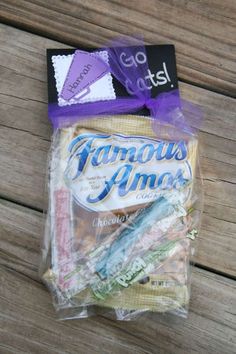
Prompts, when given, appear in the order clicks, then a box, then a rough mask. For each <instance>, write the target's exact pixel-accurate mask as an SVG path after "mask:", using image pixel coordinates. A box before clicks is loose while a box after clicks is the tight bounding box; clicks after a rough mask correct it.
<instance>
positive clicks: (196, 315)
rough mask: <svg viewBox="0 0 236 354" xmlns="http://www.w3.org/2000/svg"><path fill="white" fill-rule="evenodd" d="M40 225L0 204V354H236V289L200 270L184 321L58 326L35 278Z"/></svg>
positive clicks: (32, 215) (33, 215)
mask: <svg viewBox="0 0 236 354" xmlns="http://www.w3.org/2000/svg"><path fill="white" fill-rule="evenodd" d="M41 225H42V214H41V213H39V212H36V211H33V210H31V209H28V208H25V207H22V206H16V205H15V204H13V203H10V202H7V201H3V200H2V201H1V202H0V237H1V243H0V252H1V257H0V281H1V287H0V301H1V311H0V353H2V354H6V353H14V354H18V353H24V354H25V353H30V354H36V353H39V354H41V353H55V354H59V353H61V354H62V353H63V354H65V353H68V354H73V353H76V354H84V353H86V354H90V353H91V354H95V353H99V354H101V353H102V354H105V353H109V354H110V353H112V354H116V353H117V354H118V353H127V354H132V353H135V354H136V353H137V354H144V353H147V354H148V353H149V354H150V353H153V354H157V353H158V354H162V353H163V354H168V353H171V354H178V353H181V354H183V353H188V354H191V353H209V354H210V353H214V354H217V353H219V354H231V353H232V354H233V353H234V352H235V350H236V340H235V336H234V333H235V329H236V317H235V308H236V291H235V287H236V285H235V282H234V281H232V280H229V279H226V278H224V277H221V276H217V275H214V274H211V273H209V272H206V271H202V270H199V269H194V272H193V277H192V300H191V304H190V314H189V318H188V319H187V320H185V319H181V318H175V317H173V316H170V315H166V316H160V315H157V314H149V315H147V316H146V317H145V318H142V319H141V320H139V321H137V322H129V323H120V322H114V321H111V320H110V319H109V317H101V316H99V317H94V318H90V319H87V320H82V321H67V322H66V323H62V322H58V321H56V317H55V313H54V310H53V308H52V305H51V298H50V296H49V294H48V293H47V291H46V289H45V288H44V286H43V285H42V284H41V283H40V280H39V277H38V274H37V269H38V265H39V253H40V252H39V251H40V234H41Z"/></svg>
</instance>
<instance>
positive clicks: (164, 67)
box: [47, 45, 178, 114]
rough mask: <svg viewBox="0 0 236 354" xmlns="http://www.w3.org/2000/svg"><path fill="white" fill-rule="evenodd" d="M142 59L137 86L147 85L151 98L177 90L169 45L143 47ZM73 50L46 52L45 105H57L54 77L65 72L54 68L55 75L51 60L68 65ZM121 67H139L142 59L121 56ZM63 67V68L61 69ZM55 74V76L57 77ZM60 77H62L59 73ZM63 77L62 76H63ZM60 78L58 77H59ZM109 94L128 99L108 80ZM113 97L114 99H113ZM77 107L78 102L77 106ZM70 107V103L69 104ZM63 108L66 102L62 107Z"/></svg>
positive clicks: (121, 88)
mask: <svg viewBox="0 0 236 354" xmlns="http://www.w3.org/2000/svg"><path fill="white" fill-rule="evenodd" d="M145 48H146V55H147V58H146V59H147V62H148V71H147V73H146V76H145V78H144V79H145V80H142V78H140V82H139V85H140V87H142V85H145V83H148V87H149V89H150V91H151V96H152V97H156V96H157V95H158V94H159V93H162V92H168V91H171V90H174V89H176V88H178V81H177V72H176V60H175V48H174V46H173V45H147V46H145ZM79 49H80V50H86V51H88V52H92V51H96V52H99V51H102V50H103V49H94V48H81V47H80V48H79ZM75 51H76V49H48V50H47V64H48V100H49V103H55V102H58V99H59V96H60V93H61V92H59V91H60V89H59V85H58V82H57V80H58V77H59V76H60V70H61V71H67V70H69V68H66V67H64V65H63V66H62V67H60V66H59V67H58V68H57V72H56V68H55V60H56V59H57V58H58V56H60V58H62V59H63V60H65V61H66V62H67V63H68V60H67V58H68V57H70V58H71V57H72V56H71V55H72V54H74V53H75ZM121 60H122V63H123V65H125V66H127V67H128V66H129V65H132V64H139V62H140V63H141V62H142V61H143V60H145V58H144V57H143V56H142V53H139V54H137V55H135V56H130V57H128V56H125V55H123V56H122V58H121ZM65 66H66V65H65ZM58 70H59V73H58ZM61 74H62V73H61ZM63 75H64V76H65V72H63ZM63 75H62V76H63ZM111 81H112V82H111V85H112V90H113V92H114V94H115V97H127V96H129V95H130V93H129V88H128V87H127V88H125V87H124V86H123V85H122V84H121V83H120V82H119V81H118V80H117V79H116V78H114V77H112V80H111ZM115 97H114V98H115ZM78 103H79V102H78ZM69 104H71V103H69ZM63 105H66V102H64V103H63ZM138 113H139V114H148V111H147V110H146V109H142V110H140V111H139V112H138Z"/></svg>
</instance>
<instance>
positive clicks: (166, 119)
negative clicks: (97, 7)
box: [41, 45, 202, 320]
mask: <svg viewBox="0 0 236 354" xmlns="http://www.w3.org/2000/svg"><path fill="white" fill-rule="evenodd" d="M163 47H165V46H163ZM147 48H148V47H145V46H143V45H138V46H137V45H136V46H119V47H116V48H114V47H112V48H108V49H106V50H98V51H95V52H87V51H82V50H76V51H74V52H73V53H72V54H67V55H66V54H63V55H60V54H57V55H52V53H51V54H50V55H49V59H50V61H51V63H52V66H53V70H51V72H49V80H52V72H54V80H55V81H56V84H55V86H56V89H57V102H56V103H55V102H53V103H49V118H50V119H51V121H52V123H53V126H54V134H53V140H52V146H51V152H50V159H49V179H48V186H49V193H48V196H49V205H48V213H47V220H46V227H45V235H44V242H43V247H42V255H43V257H42V266H41V276H42V278H43V280H44V281H45V283H46V284H47V286H48V287H49V289H50V291H51V293H52V295H53V300H54V305H55V308H56V310H57V312H58V315H59V317H60V318H62V319H66V318H82V317H87V316H89V315H90V314H92V313H96V309H99V311H101V310H102V311H111V310H113V311H114V313H115V315H116V318H117V319H119V320H130V319H133V318H135V317H136V316H137V315H139V314H141V313H143V312H146V311H152V312H159V313H162V312H167V311H169V312H172V313H176V314H178V315H181V316H186V315H187V311H188V303H189V297H190V260H191V257H192V256H193V254H194V249H195V248H196V246H195V243H196V236H197V234H198V232H199V225H200V217H201V208H202V188H201V179H200V177H199V173H198V171H199V165H198V138H197V128H198V126H199V119H200V113H199V111H198V109H197V108H196V107H193V105H191V104H190V103H186V102H183V101H182V100H181V99H180V96H179V91H178V90H177V89H176V88H174V89H171V85H169V86H168V87H167V88H165V90H163V91H161V92H159V93H158V94H156V92H155V95H154V97H153V93H152V92H150V91H151V89H149V87H152V85H154V84H155V82H156V81H155V82H154V80H152V75H153V74H152V72H151V70H150V67H149V66H148V65H150V62H152V60H151V59H149V61H148V59H147V58H148V53H147V52H148V51H147ZM162 49H163V48H162ZM159 51H160V52H161V48H159ZM155 53H156V55H158V50H157V49H156V48H155ZM165 55H166V53H165ZM162 69H163V70H160V71H159V72H157V73H156V75H155V78H156V79H159V86H162V83H163V82H164V78H165V80H166V81H165V82H166V83H168V82H171V79H170V74H169V72H168V71H167V70H168V68H167V65H166V62H164V64H163V63H162ZM115 80H116V82H115ZM168 80H169V81H168ZM118 82H119V84H122V85H123V88H126V93H125V96H124V95H123V91H122V89H121V88H120V89H119V88H118V89H117V87H118V86H117V83H118ZM111 85H112V87H111ZM120 87H121V86H120ZM119 90H120V91H119ZM117 92H118V93H117ZM120 93H121V94H120ZM103 94H104V96H103ZM122 95H123V96H122ZM54 98H55V97H54Z"/></svg>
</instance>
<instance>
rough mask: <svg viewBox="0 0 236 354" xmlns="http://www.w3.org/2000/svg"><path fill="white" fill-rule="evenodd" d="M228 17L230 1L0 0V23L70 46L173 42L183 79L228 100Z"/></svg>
mask: <svg viewBox="0 0 236 354" xmlns="http://www.w3.org/2000/svg"><path fill="white" fill-rule="evenodd" d="M233 13H234V5H233V4H232V3H231V2H230V1H225V4H224V6H223V7H222V6H221V5H220V4H219V3H217V1H206V2H205V3H198V4H194V3H192V2H189V3H188V2H187V3H186V2H180V3H176V2H173V1H171V0H166V1H165V2H163V1H158V0H149V2H148V3H146V4H145V6H143V2H142V1H132V0H130V1H129V3H127V1H125V0H119V1H106V0H103V1H102V0H101V1H99V2H98V1H96V0H95V1H94V0H91V1H90V2H83V1H82V0H77V1H76V2H74V3H67V2H64V1H60V0H58V1H57V2H54V1H49V2H47V3H44V2H43V1H40V0H31V1H29V0H19V1H16V0H9V1H8V2H7V3H6V2H2V1H1V0H0V18H1V19H2V22H3V23H6V24H9V25H13V26H15V27H16V28H20V29H23V30H27V31H28V32H30V33H37V34H39V35H41V36H43V37H45V38H51V39H54V40H55V39H56V40H58V41H60V42H63V43H67V44H70V45H73V46H77V45H79V44H83V45H87V44H88V43H89V44H90V45H92V46H96V45H99V44H101V43H104V42H105V43H106V42H107V41H108V40H110V39H111V38H112V37H114V36H117V35H125V36H126V35H127V33H131V34H132V33H138V32H140V31H141V33H142V34H143V37H144V40H145V42H146V43H167V42H168V43H169V42H174V43H176V50H177V65H178V66H179V69H180V70H179V73H180V78H181V79H182V81H183V82H186V83H189V82H191V83H192V82H194V85H195V86H197V87H202V88H206V89H209V90H211V91H213V92H220V93H224V94H225V95H227V96H229V97H235V95H236V90H235V79H234V73H235V71H236V66H235V64H234V60H233V58H234V57H233V48H234V47H233V44H234V34H235V27H234V26H233V25H234V19H233V17H234V16H233ZM176 19H177V21H176ZM190 77H191V80H192V81H190V80H189V78H190Z"/></svg>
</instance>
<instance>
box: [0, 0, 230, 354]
mask: <svg viewBox="0 0 236 354" xmlns="http://www.w3.org/2000/svg"><path fill="white" fill-rule="evenodd" d="M0 19H1V22H2V24H1V25H0V31H1V37H0V38H1V39H0V47H1V53H0V59H1V61H0V70H1V71H0V73H1V75H0V79H1V86H0V90H1V91H0V111H1V114H0V252H1V258H0V264H1V267H0V279H1V283H0V319H1V326H0V353H1V354H8V353H14V354H18V353H30V354H31V353H39V354H44V353H56V354H59V353H60V354H62V353H70V354H72V353H79V354H90V353H99V354H105V353H109V354H110V353H112V354H113V353H114V354H115V353H122V354H125V353H135V354H136V353H140V354H141V353H156V354H157V353H158V354H159V353H173V354H178V353H181V354H189V353H195V354H196V353H197V354H198V353H214V354H215V353H219V354H224V353H225V354H230V353H235V352H236V335H235V327H236V318H235V317H236V316H235V314H236V291H235V284H236V283H235V276H236V252H235V251H236V223H235V221H236V188H235V183H236V117H235V116H236V113H235V112H236V100H235V96H236V65H235V58H236V51H235V42H236V22H235V19H236V1H235V0H224V1H220V0H205V1H200V0H195V1H194V0H192V1H190V0H189V1H188V0H178V1H177V0H159V1H158V0H146V1H144V0H136V1H135V0H129V1H128V0H126V1H125V0H119V1H118V0H117V1H109V0H100V1H99V0H90V1H88V0H87V1H85V0H71V1H63V0H57V1H56V0H48V1H43V0H31V1H30V0H7V1H6V0H0ZM127 33H128V34H132V33H142V34H143V35H144V39H145V41H146V43H174V44H175V46H176V52H177V64H178V75H179V80H180V89H181V92H182V94H183V97H184V98H186V99H189V100H190V101H192V102H194V103H199V104H201V105H202V106H203V107H204V110H205V121H204V124H203V126H202V130H201V134H200V139H201V143H202V149H201V157H202V159H201V163H202V170H203V176H204V185H205V210H204V214H203V222H202V232H201V234H200V236H199V249H198V253H197V256H196V258H195V261H196V266H195V267H194V270H193V277H192V298H191V304H190V314H189V318H188V319H187V320H184V319H180V318H175V317H174V316H170V315H166V316H160V315H157V314H149V315H147V316H146V317H145V318H143V319H141V320H139V321H137V322H128V323H123V322H114V321H112V320H111V319H109V317H106V316H98V317H93V318H90V319H85V320H77V321H67V322H59V321H57V320H56V316H55V313H54V309H53V307H52V305H51V298H50V296H49V293H48V291H47V290H46V288H45V287H44V285H43V284H42V283H41V281H40V279H39V277H38V264H39V252H40V238H41V234H42V224H43V208H44V206H45V205H46V203H45V200H44V185H45V171H46V160H47V153H48V149H49V145H50V136H51V128H50V125H49V123H48V120H47V83H46V57H45V50H46V48H49V47H50V48H58V47H59V48H64V47H68V46H71V45H72V46H76V45H79V44H84V45H94V46H99V45H102V44H104V43H106V42H107V40H108V39H110V38H112V37H113V36H117V35H118V34H127Z"/></svg>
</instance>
